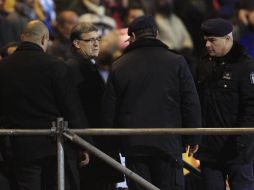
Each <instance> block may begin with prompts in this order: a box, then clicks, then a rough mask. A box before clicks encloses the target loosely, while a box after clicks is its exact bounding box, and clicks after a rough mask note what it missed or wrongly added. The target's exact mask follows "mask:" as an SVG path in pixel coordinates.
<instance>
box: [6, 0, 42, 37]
mask: <svg viewBox="0 0 254 190" xmlns="http://www.w3.org/2000/svg"><path fill="white" fill-rule="evenodd" d="M34 2H35V0H17V1H16V3H15V11H14V12H12V13H10V14H9V15H8V16H7V17H6V20H7V22H8V24H10V26H11V29H12V33H11V35H12V36H11V41H20V34H21V32H22V31H23V29H24V27H25V25H26V24H27V23H28V22H29V21H31V20H34V19H37V18H38V17H37V15H36V12H35V9H34Z"/></svg>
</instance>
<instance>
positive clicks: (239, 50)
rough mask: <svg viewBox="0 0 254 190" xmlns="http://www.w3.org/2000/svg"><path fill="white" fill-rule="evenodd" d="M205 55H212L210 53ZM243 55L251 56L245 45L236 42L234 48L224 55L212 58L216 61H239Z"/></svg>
mask: <svg viewBox="0 0 254 190" xmlns="http://www.w3.org/2000/svg"><path fill="white" fill-rule="evenodd" d="M205 57H208V58H209V57H210V56H209V55H208V54H207V55H206V56H205ZM242 57H248V58H250V56H249V55H248V53H247V52H246V50H245V49H244V47H243V46H242V45H241V44H240V43H238V42H234V44H233V46H232V48H231V49H230V51H229V52H228V53H227V54H226V55H225V56H223V57H214V58H212V59H213V60H214V61H216V62H218V63H219V62H225V63H231V64H232V63H237V62H239V61H240V60H241V59H242Z"/></svg>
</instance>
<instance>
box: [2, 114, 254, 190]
mask: <svg viewBox="0 0 254 190" xmlns="http://www.w3.org/2000/svg"><path fill="white" fill-rule="evenodd" d="M76 134H80V135H93V136H94V135H105V136H107V135H175V134H178V135H193V134H194V135H239V134H241V135H244V134H254V128H156V129H155V128H153V129H147V128H144V129H68V127H67V122H65V121H64V120H63V118H57V121H56V122H53V123H52V128H51V129H0V136H1V135H9V136H21V135H48V136H56V139H57V161H58V162H57V170H58V171H57V172H58V181H57V183H58V190H64V189H65V186H64V149H63V139H64V137H65V138H67V139H69V140H70V141H72V142H74V143H76V144H79V145H80V146H82V147H84V148H85V149H86V150H88V151H89V152H91V153H92V154H94V155H95V156H97V157H99V158H100V159H102V160H104V161H105V162H106V163H108V164H109V165H111V166H112V167H114V168H115V169H117V170H118V171H120V172H122V173H124V174H125V175H126V176H127V177H129V178H130V179H132V180H134V181H135V182H137V183H139V184H140V185H141V186H142V187H144V188H145V189H147V190H159V189H158V188H157V187H155V186H154V185H153V184H151V183H149V182H148V181H146V180H145V179H143V178H142V177H140V176H139V175H137V174H135V173H134V172H132V171H131V170H129V169H128V168H126V167H124V166H122V165H121V164H120V163H118V162H117V161H115V160H114V159H112V158H111V157H109V156H108V155H106V154H105V153H103V152H102V151H100V150H99V149H98V148H96V147H94V146H93V145H91V144H90V143H88V142H86V141H85V140H83V139H82V138H81V137H79V136H78V135H76Z"/></svg>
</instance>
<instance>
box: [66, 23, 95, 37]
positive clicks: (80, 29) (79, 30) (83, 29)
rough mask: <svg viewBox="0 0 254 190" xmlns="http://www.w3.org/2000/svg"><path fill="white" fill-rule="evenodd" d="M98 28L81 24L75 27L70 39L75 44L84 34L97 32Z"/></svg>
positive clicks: (89, 24) (90, 24)
mask: <svg viewBox="0 0 254 190" xmlns="http://www.w3.org/2000/svg"><path fill="white" fill-rule="evenodd" d="M97 31H98V28H97V27H96V26H95V25H93V24H92V23H89V22H81V23H79V24H77V25H76V26H74V27H73V28H72V31H71V36H70V39H71V41H72V42H73V41H74V40H76V39H80V38H81V35H82V34H83V33H89V32H97Z"/></svg>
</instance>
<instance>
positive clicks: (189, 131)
mask: <svg viewBox="0 0 254 190" xmlns="http://www.w3.org/2000/svg"><path fill="white" fill-rule="evenodd" d="M69 130H70V131H71V132H74V133H76V134H79V135H104V136H107V135H246V134H254V128H149V129H147V128H138V129H119V128H118V129H109V128H108V129H101V128H98V129H69ZM55 133H56V131H55V130H54V129H0V135H10V136H20V135H54V134H55Z"/></svg>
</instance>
